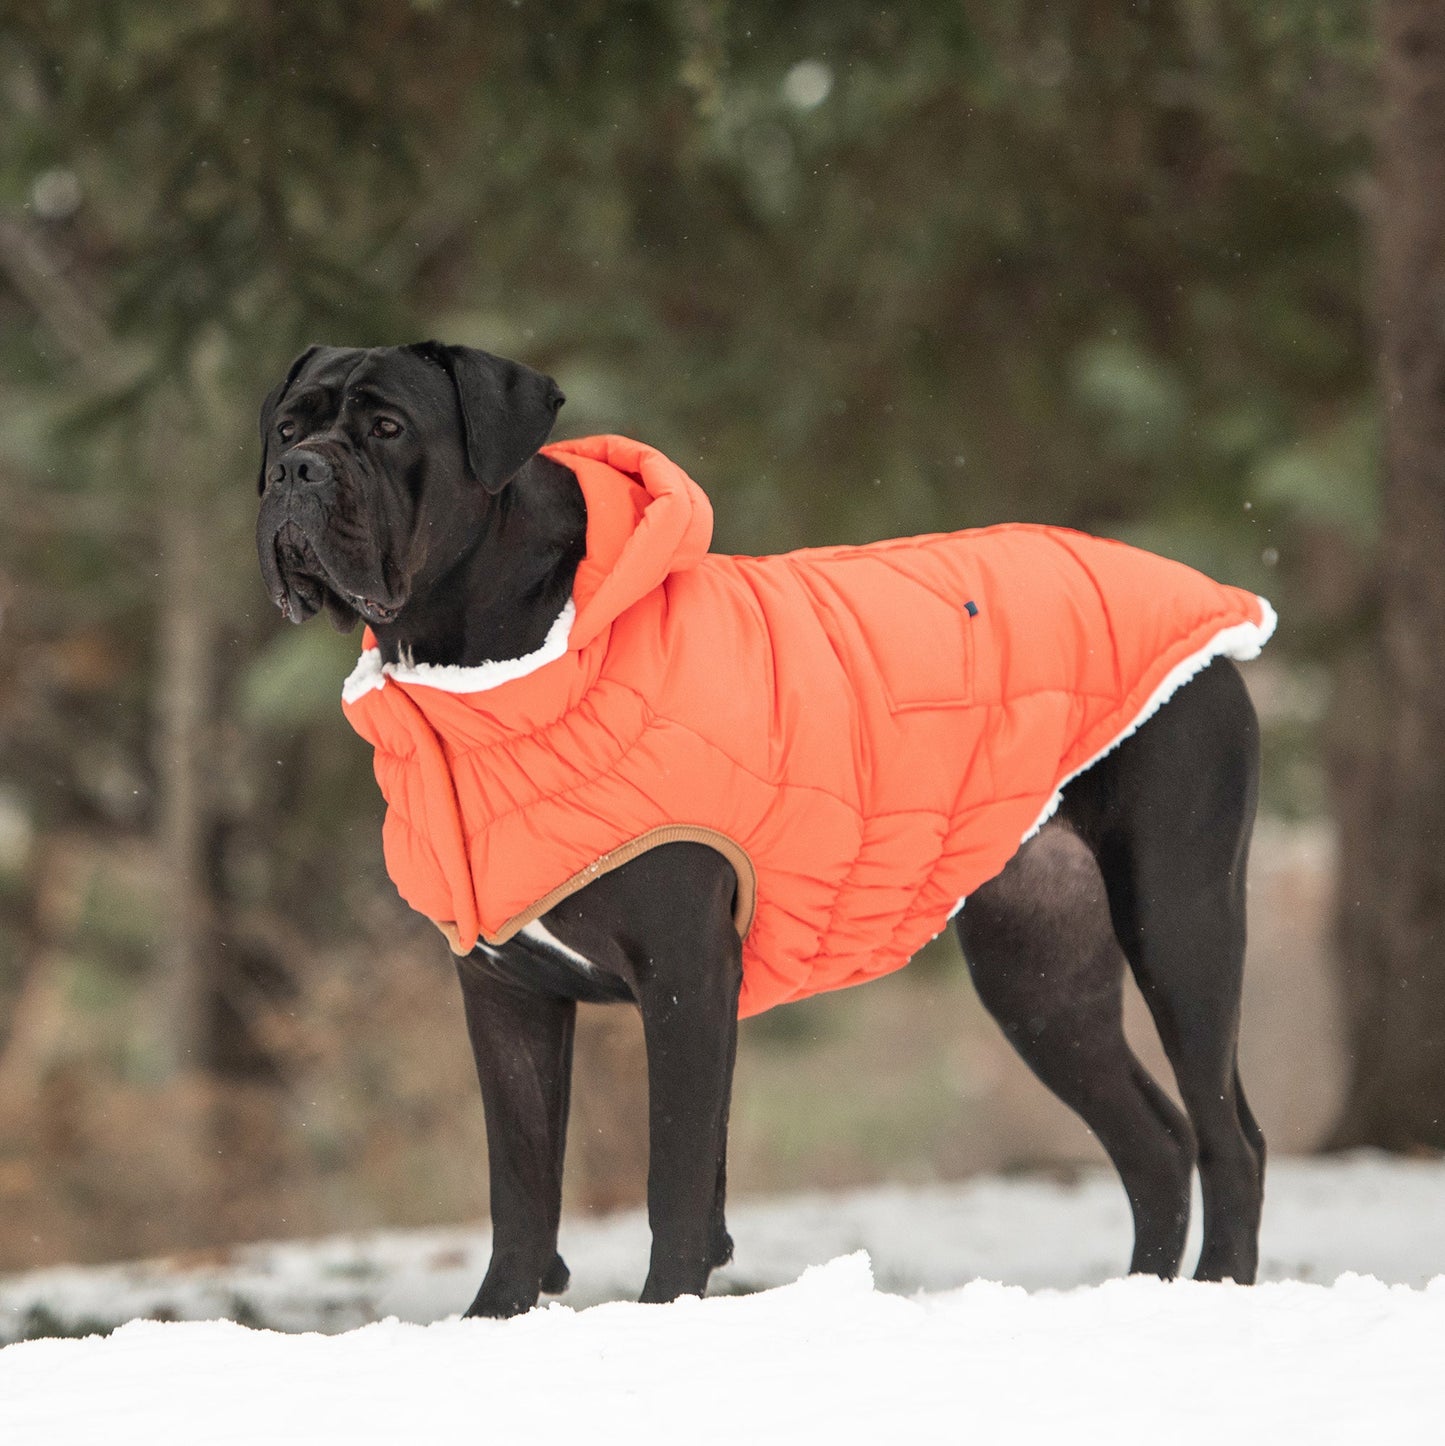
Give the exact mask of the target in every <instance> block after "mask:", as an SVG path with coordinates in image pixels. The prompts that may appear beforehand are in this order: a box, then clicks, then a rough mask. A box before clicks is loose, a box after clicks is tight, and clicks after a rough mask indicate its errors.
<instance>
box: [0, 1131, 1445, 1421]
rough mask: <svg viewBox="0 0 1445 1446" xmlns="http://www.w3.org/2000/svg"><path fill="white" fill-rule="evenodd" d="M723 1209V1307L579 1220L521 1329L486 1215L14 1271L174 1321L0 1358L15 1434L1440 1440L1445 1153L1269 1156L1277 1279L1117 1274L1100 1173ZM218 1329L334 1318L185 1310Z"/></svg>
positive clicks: (1116, 1232)
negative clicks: (507, 1298)
mask: <svg viewBox="0 0 1445 1446" xmlns="http://www.w3.org/2000/svg"><path fill="white" fill-rule="evenodd" d="M731 1214H732V1224H733V1233H734V1236H735V1238H736V1241H737V1263H736V1264H735V1265H733V1266H732V1267H731V1268H730V1269H729V1270H727V1271H724V1272H721V1273H720V1274H719V1276H718V1277H717V1278H716V1286H715V1291H716V1292H717V1293H719V1296H720V1298H710V1299H708V1300H706V1301H696V1300H691V1301H680V1302H677V1303H676V1304H674V1305H671V1306H637V1305H632V1304H626V1303H622V1301H621V1300H620V1299H619V1298H623V1297H626V1296H629V1295H631V1294H632V1293H634V1292H635V1291H636V1289H637V1288H638V1286H639V1284H640V1282H641V1280H642V1277H643V1274H644V1273H645V1262H646V1255H647V1236H646V1229H645V1225H644V1222H643V1220H642V1218H641V1217H640V1216H638V1215H629V1216H622V1217H616V1218H613V1219H609V1220H602V1221H595V1222H585V1221H584V1222H574V1223H571V1224H570V1225H564V1236H563V1253H564V1254H565V1255H566V1257H567V1260H568V1263H569V1265H570V1266H571V1267H572V1272H573V1279H574V1281H575V1282H576V1284H575V1285H574V1289H573V1293H572V1294H570V1295H569V1297H568V1301H569V1304H568V1305H566V1306H563V1305H558V1304H554V1305H551V1306H548V1307H545V1308H544V1309H542V1310H539V1311H536V1312H534V1313H532V1314H531V1315H529V1316H526V1317H524V1318H522V1319H521V1320H517V1321H511V1322H490V1321H459V1320H456V1319H454V1318H450V1317H451V1316H452V1315H453V1314H454V1312H455V1311H456V1310H457V1309H458V1307H459V1306H461V1305H463V1304H465V1302H466V1301H467V1300H468V1299H470V1296H471V1293H472V1291H473V1290H474V1289H475V1287H476V1284H477V1282H478V1280H479V1279H480V1276H481V1273H482V1270H483V1268H484V1265H485V1259H486V1248H487V1244H486V1238H485V1233H484V1232H482V1231H460V1230H458V1231H426V1232H412V1233H407V1234H400V1233H396V1234H385V1235H376V1236H370V1237H365V1238H351V1239H345V1240H331V1241H325V1242H321V1243H318V1244H309V1245H302V1244H283V1245H269V1246H252V1247H245V1248H243V1249H239V1250H236V1251H234V1252H231V1253H230V1254H229V1258H228V1259H226V1260H224V1261H218V1262H216V1263H213V1264H210V1265H206V1266H204V1267H192V1268H183V1267H181V1266H179V1265H177V1264H175V1263H166V1262H152V1263H147V1264H140V1265H131V1266H115V1267H107V1268H105V1269H99V1270H78V1269H77V1270H49V1271H41V1272H35V1273H32V1274H30V1275H27V1276H17V1277H12V1278H10V1279H8V1280H7V1279H0V1336H3V1337H5V1338H11V1339H13V1338H15V1337H16V1336H19V1335H23V1334H33V1333H35V1332H36V1331H37V1330H40V1329H47V1328H48V1329H51V1330H66V1331H75V1330H83V1329H87V1328H104V1327H109V1326H112V1325H114V1324H116V1323H117V1322H119V1321H124V1320H127V1319H130V1318H132V1317H136V1316H151V1317H162V1318H164V1319H168V1320H170V1321H171V1322H173V1323H161V1321H159V1320H156V1319H151V1320H134V1321H133V1323H131V1324H128V1325H123V1326H121V1328H120V1329H118V1330H116V1331H115V1332H114V1333H113V1334H112V1335H110V1336H109V1337H108V1338H90V1339H84V1340H62V1339H48V1340H33V1341H29V1342H25V1343H22V1344H17V1345H12V1346H9V1347H8V1348H6V1349H5V1350H3V1351H0V1441H3V1442H5V1443H12V1442H13V1443H17V1446H20V1443H26V1446H28V1443H30V1442H36V1443H40V1442H45V1443H68V1442H72V1441H74V1442H89V1441H98V1440H104V1441H106V1442H107V1443H108V1446H121V1443H126V1442H147V1443H149V1442H153V1441H156V1440H175V1441H185V1442H243V1441H244V1442H253V1441H266V1442H322V1441H347V1442H382V1441H385V1442H401V1441H411V1440H430V1439H433V1438H437V1437H440V1436H441V1435H442V1434H443V1433H451V1432H457V1433H462V1432H465V1433H467V1434H469V1435H472V1436H475V1437H478V1438H485V1439H501V1440H511V1439H515V1438H516V1437H518V1436H520V1435H521V1434H522V1433H525V1434H526V1437H527V1438H528V1439H530V1440H541V1441H550V1440H563V1439H568V1440H570V1439H573V1438H578V1439H587V1440H602V1441H610V1440H619V1441H621V1440H626V1441H628V1442H629V1443H633V1446H638V1443H643V1446H645V1443H648V1442H651V1441H654V1440H655V1441H663V1440H666V1441H668V1442H672V1441H674V1440H676V1439H685V1440H689V1441H699V1440H701V1441H713V1440H719V1441H720V1440H724V1439H726V1440H729V1441H736V1440H738V1439H740V1438H741V1439H755V1440H767V1441H772V1440H779V1441H781V1440H796V1439H798V1438H799V1437H803V1438H808V1437H812V1436H826V1437H828V1438H829V1439H830V1440H847V1441H852V1440H860V1441H861V1440H878V1439H884V1438H886V1439H908V1440H929V1441H931V1440H953V1439H962V1438H964V1437H967V1438H969V1439H971V1440H975V1441H980V1442H992V1441H1009V1442H1030V1441H1034V1440H1038V1441H1045V1440H1053V1439H1060V1440H1065V1439H1066V1440H1068V1441H1069V1442H1070V1446H1073V1443H1076V1442H1092V1441H1108V1442H1111V1443H1124V1442H1135V1441H1137V1442H1145V1441H1147V1442H1150V1443H1153V1442H1161V1441H1167V1442H1171V1443H1172V1442H1193V1441H1205V1440H1209V1441H1216V1440H1218V1438H1219V1437H1220V1436H1221V1435H1222V1434H1223V1433H1226V1432H1227V1433H1228V1435H1229V1436H1230V1437H1231V1438H1232V1441H1233V1442H1253V1441H1256V1440H1257V1441H1261V1442H1263V1441H1269V1442H1271V1443H1272V1442H1273V1441H1274V1440H1275V1439H1276V1438H1277V1437H1278V1436H1279V1435H1280V1433H1281V1432H1285V1433H1290V1434H1292V1435H1293V1436H1294V1437H1296V1438H1299V1439H1306V1440H1309V1441H1310V1442H1312V1443H1313V1442H1366V1441H1368V1442H1385V1443H1396V1442H1415V1441H1420V1442H1427V1441H1428V1442H1437V1441H1440V1440H1442V1439H1445V1276H1441V1273H1442V1272H1445V1164H1442V1163H1440V1162H1425V1161H1399V1160H1385V1159H1379V1158H1375V1157H1369V1156H1364V1157H1356V1158H1353V1159H1346V1160H1330V1161H1282V1162H1279V1163H1277V1164H1276V1165H1274V1166H1273V1167H1272V1169H1271V1174H1270V1186H1269V1195H1268V1202H1267V1207H1266V1223H1265V1230H1264V1238H1263V1249H1264V1272H1263V1273H1264V1275H1265V1277H1266V1279H1268V1280H1269V1281H1271V1282H1274V1283H1271V1284H1268V1285H1265V1286H1263V1287H1261V1288H1258V1289H1255V1290H1245V1289H1241V1288H1238V1287H1233V1286H1200V1285H1194V1284H1192V1283H1189V1282H1182V1283H1174V1284H1163V1283H1160V1282H1157V1281H1147V1280H1122V1281H1121V1280H1110V1279H1108V1277H1109V1276H1110V1275H1111V1274H1114V1273H1115V1272H1116V1271H1117V1269H1118V1267H1119V1265H1120V1264H1121V1263H1122V1262H1123V1261H1124V1260H1125V1258H1126V1256H1127V1253H1128V1238H1129V1231H1128V1218H1127V1209H1126V1207H1125V1205H1124V1201H1123V1197H1122V1194H1121V1193H1120V1192H1119V1189H1118V1186H1117V1184H1115V1183H1114V1181H1113V1179H1112V1178H1111V1177H1108V1176H1105V1175H1102V1174H1099V1175H1087V1176H1085V1177H1083V1178H1082V1179H1080V1180H1079V1181H1078V1182H1077V1183H1074V1184H1060V1183H1057V1182H1052V1181H1048V1180H1040V1179H1031V1178H1018V1179H1012V1180H982V1181H976V1182H973V1183H971V1184H967V1185H960V1186H947V1187H943V1186H940V1187H934V1188H930V1189H925V1190H876V1191H866V1192H858V1193H854V1194H849V1195H840V1196H811V1197H804V1198H798V1199H792V1200H784V1201H776V1202H764V1203H757V1204H753V1205H747V1204H740V1205H739V1206H738V1207H737V1208H735V1209H734V1210H733V1211H732V1212H731ZM864 1252H866V1254H865V1253H864ZM870 1257H871V1268H870ZM810 1266H811V1267H813V1268H812V1269H807V1268H808V1267H810ZM804 1271H806V1273H804V1274H802V1278H801V1279H799V1278H798V1277H799V1275H800V1273H801V1272H804ZM1347 1272H1353V1274H1347ZM1340 1275H1344V1278H1343V1279H1340V1280H1338V1281H1337V1280H1336V1277H1337V1276H1340ZM1434 1276H1441V1278H1439V1279H1436V1280H1435V1281H1434V1283H1433V1284H1427V1282H1429V1281H1430V1280H1431V1278H1432V1277H1434ZM1369 1277H1374V1278H1369ZM788 1282H793V1283H791V1284H789V1283H788ZM990 1282H1002V1283H1001V1284H1000V1283H990ZM1099 1282H1103V1283H1102V1284H1100V1283H1099ZM747 1291H753V1292H758V1293H754V1294H742V1292H747ZM723 1292H731V1294H730V1295H722V1294H721V1293H723ZM601 1300H610V1301H612V1302H613V1303H610V1304H601V1305H596V1304H594V1302H597V1301H601ZM579 1306H591V1307H592V1308H590V1309H577V1307H579ZM217 1316H229V1317H232V1318H233V1319H236V1318H238V1319H241V1320H244V1321H247V1322H250V1323H253V1324H260V1325H264V1326H269V1327H275V1328H277V1329H278V1330H284V1331H288V1332H296V1331H311V1332H316V1331H324V1332H332V1333H335V1332H343V1333H341V1334H305V1335H297V1334H278V1333H275V1332H274V1331H270V1330H254V1329H246V1328H243V1327H242V1326H239V1325H236V1324H231V1323H227V1322H224V1321H216V1320H214V1319H210V1323H206V1324H182V1323H174V1322H180V1321H201V1320H207V1319H208V1318H214V1317H217ZM428 1322H435V1323H433V1324H427V1323H428Z"/></svg>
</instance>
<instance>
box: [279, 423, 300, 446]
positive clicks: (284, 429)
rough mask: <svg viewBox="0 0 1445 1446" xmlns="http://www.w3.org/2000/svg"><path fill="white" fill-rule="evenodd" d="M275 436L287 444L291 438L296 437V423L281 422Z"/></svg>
mask: <svg viewBox="0 0 1445 1446" xmlns="http://www.w3.org/2000/svg"><path fill="white" fill-rule="evenodd" d="M276 435H277V436H278V437H280V439H281V440H282V441H283V442H289V441H290V440H291V438H292V437H294V436H295V435H296V423H295V422H282V423H281V425H280V426H279V427H277V428H276Z"/></svg>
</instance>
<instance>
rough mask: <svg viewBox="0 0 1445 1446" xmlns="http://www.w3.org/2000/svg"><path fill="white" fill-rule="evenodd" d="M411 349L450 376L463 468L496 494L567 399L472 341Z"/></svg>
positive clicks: (530, 372)
mask: <svg viewBox="0 0 1445 1446" xmlns="http://www.w3.org/2000/svg"><path fill="white" fill-rule="evenodd" d="M410 350H412V351H414V352H416V353H417V354H418V355H419V356H422V357H425V358H426V360H427V361H430V362H433V363H435V365H437V366H439V367H440V368H441V369H442V370H443V371H444V372H445V373H446V374H447V376H448V377H450V378H451V383H452V388H453V390H454V391H455V392H456V398H457V412H458V414H459V415H460V416H461V419H462V440H463V442H464V443H465V447H466V457H467V470H468V471H469V472H470V473H471V474H472V476H473V477H475V478H476V480H477V481H478V482H480V483H481V484H482V486H483V487H485V488H486V489H487V491H488V492H491V493H497V492H500V491H501V490H502V488H503V487H505V486H506V485H507V483H508V482H510V481H511V480H512V478H513V477H515V476H516V475H517V473H518V472H519V471H520V470H521V468H522V466H523V464H524V463H526V462H527V461H528V460H529V459H530V458H531V457H532V455H533V454H534V453H535V452H536V450H537V448H538V447H540V446H541V445H542V443H543V442H545V441H546V440H547V435H548V433H550V432H551V430H552V424H553V423H554V422H555V421H556V420H557V409H558V408H559V407H560V406H561V405H562V403H563V402H564V401H566V398H565V397H564V396H563V395H562V390H561V388H560V387H559V386H558V385H557V383H556V382H554V381H553V380H552V378H551V377H549V376H544V375H543V374H542V373H541V372H535V371H533V370H532V368H531V367H528V366H523V365H522V364H521V362H514V361H508V360H507V359H506V358H505V357H500V356H493V355H492V354H491V352H487V351H478V350H477V349H476V348H475V347H470V346H445V345H443V344H442V343H441V342H438V341H423V342H418V343H417V344H416V345H415V346H413V347H411V348H410Z"/></svg>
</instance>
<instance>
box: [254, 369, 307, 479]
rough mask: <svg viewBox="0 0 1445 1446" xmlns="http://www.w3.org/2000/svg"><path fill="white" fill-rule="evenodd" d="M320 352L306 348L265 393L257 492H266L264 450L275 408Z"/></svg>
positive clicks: (268, 439) (274, 416)
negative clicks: (305, 367)
mask: <svg viewBox="0 0 1445 1446" xmlns="http://www.w3.org/2000/svg"><path fill="white" fill-rule="evenodd" d="M320 350H321V348H320V347H319V346H308V347H307V348H306V350H305V351H303V352H302V353H301V355H300V356H298V357H297V358H296V360H295V361H294V362H292V363H291V365H290V366H289V367H287V368H286V375H285V376H284V377H282V378H281V380H280V381H279V382H277V383H276V385H275V386H274V387H272V388H271V390H270V391H269V392H267V393H266V400H265V401H264V402H262V403H261V471H260V473H259V474H258V475H257V477H256V491H257V492H264V491H265V490H266V448H267V446H268V445H269V444H270V441H271V424H272V423H273V422H274V421H275V420H276V408H277V407H279V406H280V405H281V403H282V401H283V400H284V399H285V396H286V393H287V392H289V391H290V390H291V383H292V382H294V381H295V380H296V378H297V377H298V376H300V375H301V368H302V367H304V366H305V365H306V363H307V362H309V361H310V360H311V358H312V357H313V356H315V355H316V353H317V352H319V351H320Z"/></svg>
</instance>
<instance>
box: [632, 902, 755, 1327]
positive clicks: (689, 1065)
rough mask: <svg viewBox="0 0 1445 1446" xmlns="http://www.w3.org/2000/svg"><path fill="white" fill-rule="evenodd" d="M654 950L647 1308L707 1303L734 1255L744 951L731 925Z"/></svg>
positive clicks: (708, 925)
mask: <svg viewBox="0 0 1445 1446" xmlns="http://www.w3.org/2000/svg"><path fill="white" fill-rule="evenodd" d="M696 922H697V924H700V925H703V927H701V928H698V927H691V928H685V929H682V930H679V931H676V932H675V933H673V934H672V936H671V937H668V938H666V939H656V940H652V941H649V949H648V953H649V959H648V966H649V967H648V969H647V973H646V975H645V976H644V977H643V979H642V980H641V984H642V988H641V991H640V994H641V1005H642V1027H643V1035H644V1038H645V1040H646V1045H647V1080H648V1105H649V1145H650V1155H649V1161H648V1171H647V1215H648V1221H649V1223H650V1225H651V1226H652V1263H651V1268H650V1269H649V1270H648V1273H647V1283H646V1284H645V1285H644V1286H643V1288H642V1299H643V1300H644V1301H667V1300H674V1299H675V1298H676V1297H678V1296H680V1295H701V1294H702V1293H703V1291H704V1290H706V1289H707V1281H708V1276H709V1275H710V1274H711V1272H712V1269H713V1267H714V1266H715V1265H720V1264H722V1263H724V1262H725V1261H726V1260H727V1259H728V1258H729V1257H730V1256H731V1254H732V1242H731V1241H730V1240H729V1239H728V1237H727V1231H726V1228H725V1227H724V1225H723V1180H724V1178H725V1169H726V1159H727V1127H728V1107H729V1103H730V1100H731V1096H732V1076H733V1060H734V1057H735V1056H736V1053H737V1032H738V989H739V987H740V984H741V980H742V966H741V957H740V956H741V951H740V948H739V944H738V936H737V932H736V930H735V929H734V928H733V926H732V921H731V918H730V917H729V916H728V915H727V914H726V913H724V914H723V915H722V917H720V918H709V919H707V920H705V921H704V920H698V921H696Z"/></svg>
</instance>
